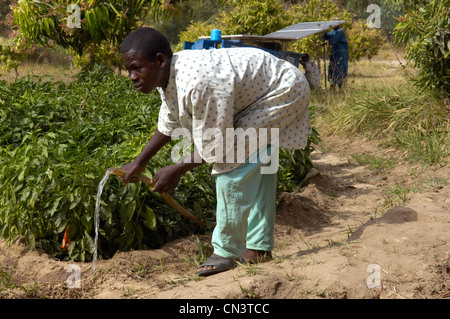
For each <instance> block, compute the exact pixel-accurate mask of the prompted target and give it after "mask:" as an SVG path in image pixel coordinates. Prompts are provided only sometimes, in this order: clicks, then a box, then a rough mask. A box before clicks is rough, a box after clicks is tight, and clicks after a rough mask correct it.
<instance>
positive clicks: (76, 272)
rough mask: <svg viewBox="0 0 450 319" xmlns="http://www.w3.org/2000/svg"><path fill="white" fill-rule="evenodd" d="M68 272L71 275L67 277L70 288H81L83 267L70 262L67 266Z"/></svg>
mask: <svg viewBox="0 0 450 319" xmlns="http://www.w3.org/2000/svg"><path fill="white" fill-rule="evenodd" d="M67 272H68V273H70V275H69V276H68V277H67V279H66V284H67V287H68V288H81V269H80V266H78V265H76V264H70V265H69V266H67Z"/></svg>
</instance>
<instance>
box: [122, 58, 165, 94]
mask: <svg viewBox="0 0 450 319" xmlns="http://www.w3.org/2000/svg"><path fill="white" fill-rule="evenodd" d="M122 63H123V65H124V66H125V68H126V69H127V70H128V73H129V77H130V81H131V82H133V85H134V88H135V89H136V91H140V92H142V93H150V92H151V91H153V90H154V89H155V88H156V87H158V86H161V83H160V79H161V74H162V70H161V68H160V67H159V66H160V64H159V63H158V62H157V59H156V58H155V59H154V60H153V61H149V60H147V59H146V58H144V57H142V56H141V55H139V53H138V52H136V51H135V50H130V51H128V52H126V53H123V54H122Z"/></svg>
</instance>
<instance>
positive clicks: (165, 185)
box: [152, 164, 184, 193]
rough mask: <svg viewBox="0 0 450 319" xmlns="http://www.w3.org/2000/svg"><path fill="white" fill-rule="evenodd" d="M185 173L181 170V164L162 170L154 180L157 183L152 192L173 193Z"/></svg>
mask: <svg viewBox="0 0 450 319" xmlns="http://www.w3.org/2000/svg"><path fill="white" fill-rule="evenodd" d="M183 173H184V171H183V170H181V169H180V167H179V164H175V165H170V166H166V167H163V168H161V169H160V170H159V171H158V172H157V173H156V174H155V176H153V178H152V182H153V183H156V184H155V186H154V187H153V189H152V191H153V192H158V193H168V192H171V191H173V190H174V189H175V188H176V187H177V186H178V183H179V182H180V179H181V176H182V175H183Z"/></svg>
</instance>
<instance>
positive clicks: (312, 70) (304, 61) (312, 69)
mask: <svg viewBox="0 0 450 319" xmlns="http://www.w3.org/2000/svg"><path fill="white" fill-rule="evenodd" d="M300 64H301V65H302V66H303V68H304V69H305V77H306V80H307V81H308V83H309V87H310V88H311V90H313V89H316V88H318V87H320V72H319V68H318V67H317V65H316V64H315V63H314V62H313V61H312V60H311V57H310V55H309V54H304V55H303V56H302V58H301V59H300Z"/></svg>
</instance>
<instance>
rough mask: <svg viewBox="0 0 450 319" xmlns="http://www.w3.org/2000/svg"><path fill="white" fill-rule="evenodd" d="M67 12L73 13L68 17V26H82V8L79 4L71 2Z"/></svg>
mask: <svg viewBox="0 0 450 319" xmlns="http://www.w3.org/2000/svg"><path fill="white" fill-rule="evenodd" d="M67 12H69V13H72V14H71V15H69V16H68V17H67V27H69V28H70V29H72V28H81V9H80V6H79V5H77V4H73V3H72V4H70V5H69V6H68V7H67Z"/></svg>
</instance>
